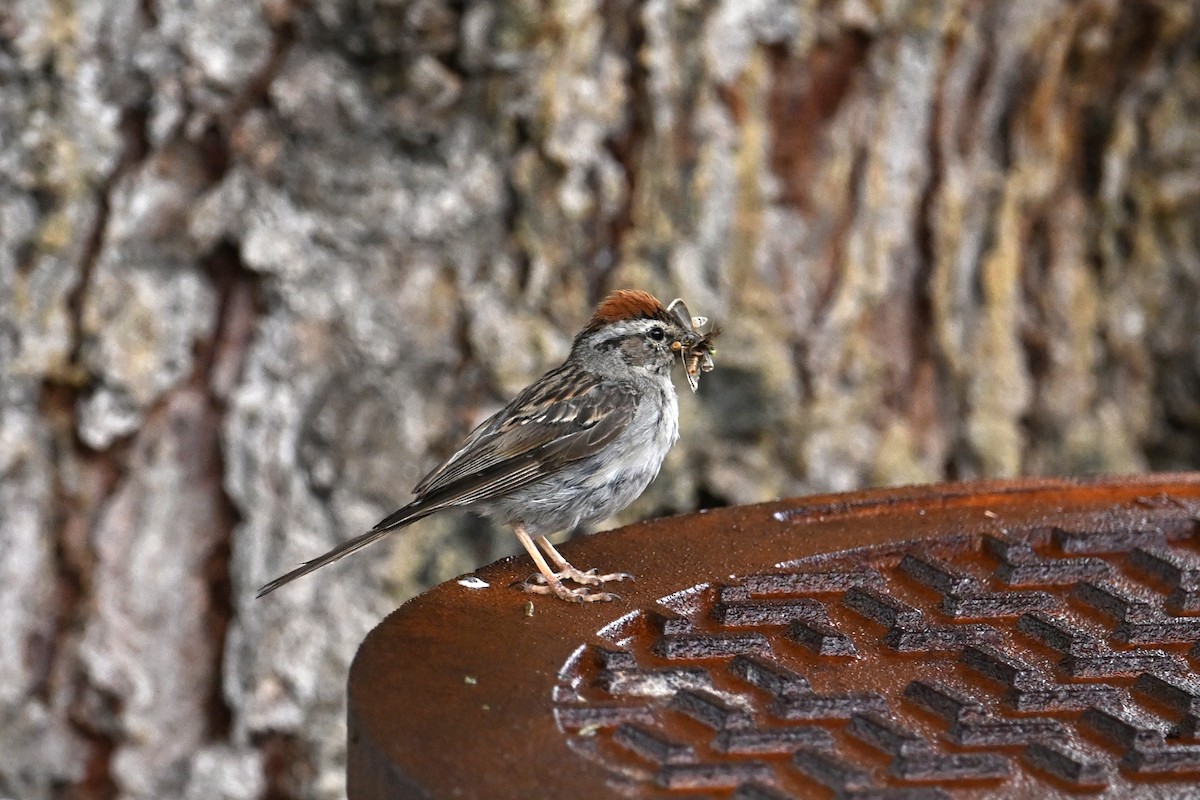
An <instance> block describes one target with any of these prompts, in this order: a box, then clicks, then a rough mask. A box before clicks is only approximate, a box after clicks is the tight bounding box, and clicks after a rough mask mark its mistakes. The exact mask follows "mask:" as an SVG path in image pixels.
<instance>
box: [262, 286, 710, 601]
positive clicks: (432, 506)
mask: <svg viewBox="0 0 1200 800" xmlns="http://www.w3.org/2000/svg"><path fill="white" fill-rule="evenodd" d="M705 322H706V320H705V319H704V318H702V317H697V318H695V319H693V318H691V317H689V316H688V311H687V307H686V306H685V305H684V304H683V302H682V301H680V300H676V301H675V302H674V303H672V304H671V305H670V306H669V307H668V308H664V307H663V306H662V304H661V303H659V302H658V301H657V300H656V299H654V297H653V296H651V295H649V294H647V293H646V292H641V291H631V290H625V291H618V292H614V293H613V294H611V295H610V296H609V297H608V298H606V299H605V300H604V301H603V302H602V303H600V305H599V306H597V308H596V311H595V314H593V316H592V319H591V321H590V322H589V323H588V324H587V327H585V328H584V329H583V330H582V331H580V332H579V334H578V335H577V336H576V337H575V341H574V343H573V344H572V346H571V354H570V355H569V356H568V357H567V360H566V361H565V362H564V363H563V365H562V366H560V367H558V368H556V369H552V370H550V371H549V372H547V373H546V374H545V375H543V376H542V377H541V378H539V379H538V380H537V381H535V382H534V383H533V384H532V385H530V386H529V387H527V388H526V389H525V390H524V391H523V392H521V393H520V394H519V395H517V397H516V398H515V399H514V400H513V401H512V402H511V403H509V404H508V405H507V406H505V407H504V408H503V409H501V410H500V411H499V412H497V413H496V414H494V415H493V416H492V417H491V418H490V419H488V420H487V421H485V422H484V423H483V424H481V425H480V426H479V427H477V428H476V429H475V430H474V431H473V432H472V433H471V434H470V435H469V436H468V437H467V438H466V440H465V441H464V442H463V444H462V446H461V447H459V449H458V452H456V453H455V454H454V455H452V456H450V458H449V459H447V460H446V462H445V463H443V464H442V465H441V466H439V467H438V468H437V469H435V470H434V471H433V472H431V473H429V474H428V475H426V476H425V478H424V479H423V480H422V481H421V482H420V483H419V484H417V487H416V489H414V490H413V493H414V494H415V495H416V499H414V500H413V501H412V502H411V503H409V504H408V505H406V506H404V507H403V508H401V509H399V510H398V511H396V512H394V513H392V514H391V515H389V516H387V517H386V518H384V519H383V520H382V521H380V522H379V524H378V525H376V526H375V527H374V528H372V529H371V530H370V531H368V532H367V533H364V534H362V535H361V536H358V537H356V538H354V539H350V540H349V541H347V542H344V543H342V544H340V545H338V546H337V547H335V548H334V549H333V550H330V551H329V552H328V553H326V554H325V555H323V556H320V557H318V558H315V559H313V560H312V561H308V562H305V563H304V565H303V566H300V567H298V568H297V569H294V570H292V571H291V572H289V573H288V574H286V575H284V576H282V577H280V578H276V579H275V580H273V581H271V582H270V583H268V584H267V585H266V586H264V587H262V589H260V590H259V592H258V596H259V597H262V596H263V595H265V594H267V593H268V592H271V591H274V590H275V589H278V588H279V587H280V586H282V585H283V584H285V583H288V582H289V581H292V580H294V579H296V578H299V577H300V576H301V575H306V574H308V573H309V572H312V571H313V570H315V569H318V568H320V567H323V566H325V565H326V564H329V563H331V562H333V561H336V560H338V559H339V558H341V557H342V556H346V555H349V554H350V553H353V552H354V551H356V550H359V549H361V548H363V547H366V546H367V545H369V544H371V543H372V542H374V541H376V540H377V539H380V538H382V537H383V536H384V535H386V534H388V533H390V532H391V531H394V530H396V529H397V528H401V527H404V526H405V525H408V524H410V523H412V522H416V521H417V520H419V519H422V518H423V517H427V516H429V515H430V514H432V513H434V512H435V511H441V510H442V509H447V508H456V509H466V510H471V511H475V512H477V513H480V514H483V515H484V516H487V517H491V518H492V519H494V520H497V521H499V522H505V523H508V524H510V525H512V526H513V532H514V533H516V535H517V539H519V540H520V542H521V544H522V546H524V548H525V550H526V552H528V553H529V557H530V558H532V559H533V562H534V564H535V565H536V566H537V568H538V572H539V573H540V575H537V576H534V577H532V578H531V579H530V580H528V581H526V582H525V583H524V584H522V585H521V588H523V589H524V590H526V591H530V592H535V593H539V594H553V595H555V596H556V597H559V598H562V599H563V600H570V601H574V602H592V601H596V600H612V599H614V597H615V595H613V594H610V593H608V592H602V591H590V590H589V589H588V587H589V586H600V585H602V584H604V583H607V582H609V581H615V580H622V579H624V578H629V577H632V576H629V575H626V574H625V573H620V572H617V573H611V574H607V575H600V574H597V571H596V570H594V569H593V570H589V571H583V570H579V569H576V568H575V567H573V566H571V565H570V564H569V563H568V562H567V560H566V559H565V558H563V557H562V555H560V554H559V552H558V551H557V550H556V549H554V546H553V545H552V544H551V543H550V540H549V539H547V538H546V536H547V535H548V534H551V533H554V532H555V531H562V530H568V529H571V528H574V527H575V526H576V525H579V524H581V523H587V522H593V521H595V520H598V519H603V518H604V517H607V516H609V515H611V514H614V513H616V512H617V511H620V510H621V509H623V508H625V506H627V505H629V504H630V503H631V502H633V500H634V499H635V498H636V497H637V496H638V495H640V494H641V493H642V490H644V489H645V488H646V486H647V485H648V484H649V483H650V481H651V480H652V479H653V478H654V476H655V475H656V474H658V469H659V467H660V466H661V465H662V462H663V458H665V457H666V455H667V451H668V450H669V449H670V448H671V445H672V444H674V443H675V440H676V439H677V438H678V437H679V405H678V402H677V400H676V397H675V387H674V385H673V384H672V383H671V374H670V373H671V364H672V361H673V360H674V359H675V357H676V356H679V357H681V359H682V361H683V363H684V366H685V369H686V371H687V377H688V382H689V384H691V386H692V391H695V389H696V379H697V377H698V373H699V372H700V371H708V370H710V369H712V352H713V348H712V344H711V342H712V339H713V338H715V337H716V335H717V333H718V332H719V331H717V330H716V329H714V330H712V331H710V332H709V333H707V334H706V333H701V332H700V331H699V330H697V328H699V327H701V326H703V325H704V323H705ZM539 547H540V548H541V549H540V550H539V549H538V548H539ZM547 558H548V559H549V560H550V563H547V561H546V559H547ZM551 564H553V568H552V567H551ZM564 581H570V582H572V583H575V584H579V585H578V587H576V588H571V587H568V586H566V585H565V584H564Z"/></svg>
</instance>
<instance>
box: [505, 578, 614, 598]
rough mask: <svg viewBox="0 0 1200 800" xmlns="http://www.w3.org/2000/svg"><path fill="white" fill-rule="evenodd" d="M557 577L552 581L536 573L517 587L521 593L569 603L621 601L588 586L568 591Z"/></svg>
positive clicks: (609, 593) (611, 594)
mask: <svg viewBox="0 0 1200 800" xmlns="http://www.w3.org/2000/svg"><path fill="white" fill-rule="evenodd" d="M558 574H561V573H558ZM555 577H556V579H555V580H553V581H550V580H547V579H546V576H544V575H542V574H541V573H540V572H539V573H535V574H534V575H530V576H529V578H528V579H526V580H525V581H523V582H521V583H518V584H517V587H518V588H519V589H520V590H521V591H523V592H528V593H530V594H550V595H554V596H555V597H557V598H558V599H559V600H566V601H567V602H568V603H608V602H611V601H613V600H620V599H621V596H620V595H617V594H613V593H612V592H594V591H592V590H591V589H589V588H588V587H587V586H579V587H577V588H574V589H568V588H567V587H566V586H564V585H563V582H562V579H559V578H558V577H557V574H556V576H555Z"/></svg>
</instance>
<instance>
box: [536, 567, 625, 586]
mask: <svg viewBox="0 0 1200 800" xmlns="http://www.w3.org/2000/svg"><path fill="white" fill-rule="evenodd" d="M599 573H600V570H598V569H596V568H595V567H593V568H592V569H587V570H584V569H577V568H575V567H572V566H571V565H570V564H567V565H566V567H564V568H563V569H561V570H559V571H558V572H556V573H554V577H556V578H558V579H559V580H560V581H571V582H572V583H578V584H580V585H582V586H600V585H601V584H605V583H609V582H611V581H631V580H633V576H632V575H630V574H629V573H628V572H609V573H606V574H604V575H601V574H599ZM530 580H533V581H535V582H537V583H545V582H546V576H545V575H542V574H541V573H537V574H535V575H531V576H530Z"/></svg>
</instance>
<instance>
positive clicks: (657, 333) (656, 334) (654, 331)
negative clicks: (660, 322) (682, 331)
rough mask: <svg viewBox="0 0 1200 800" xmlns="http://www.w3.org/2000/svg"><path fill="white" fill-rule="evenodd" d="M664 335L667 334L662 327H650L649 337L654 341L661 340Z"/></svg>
mask: <svg viewBox="0 0 1200 800" xmlns="http://www.w3.org/2000/svg"><path fill="white" fill-rule="evenodd" d="M666 335H667V333H666V331H664V330H663V329H662V328H659V327H657V326H656V327H653V328H651V329H650V338H651V339H653V340H654V341H656V342H661V341H662V340H663V337H664V336H666Z"/></svg>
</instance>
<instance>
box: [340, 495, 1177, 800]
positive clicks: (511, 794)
mask: <svg viewBox="0 0 1200 800" xmlns="http://www.w3.org/2000/svg"><path fill="white" fill-rule="evenodd" d="M1198 519H1200V474H1189V475H1163V476H1155V477H1147V478H1137V479H1130V480H1112V479H1108V480H1099V481H1093V482H1065V481H1049V480H1037V481H1018V482H1003V483H986V484H957V485H954V484H951V485H942V486H931V487H920V488H906V489H892V490H882V491H870V492H860V493H854V494H848V495H832V496H825V497H816V498H807V499H802V500H791V501H785V502H780V503H774V504H768V505H762V506H754V507H747V508H731V509H722V510H718V511H712V512H708V513H700V514H693V515H690V516H684V517H676V518H672V519H665V520H659V521H655V522H650V523H646V524H642V525H635V526H631V527H628V528H623V529H621V530H618V531H613V532H610V533H604V534H599V535H597V536H592V537H585V538H583V539H581V540H576V541H575V542H572V543H571V544H570V545H569V546H567V547H565V548H564V554H565V555H567V556H568V557H569V558H570V559H571V561H572V562H573V563H575V564H576V565H578V566H581V567H590V566H598V567H600V568H602V569H604V570H613V569H618V570H626V571H630V572H633V573H635V574H636V575H637V578H638V579H637V581H636V582H635V583H632V584H626V585H623V586H622V587H621V590H622V593H623V597H624V599H623V600H622V601H620V602H615V603H609V604H599V603H597V604H591V605H585V606H578V605H569V604H567V603H563V602H561V601H558V600H554V599H549V598H544V597H534V598H531V597H530V596H528V595H525V594H522V593H520V592H517V591H514V590H513V589H511V588H510V584H512V583H513V582H514V581H519V580H521V579H523V578H525V577H526V576H527V575H528V573H529V572H530V571H531V567H530V565H529V564H528V563H526V561H525V559H524V558H512V559H506V560H504V561H500V562H497V563H495V564H492V565H490V566H487V567H484V568H483V569H480V570H479V571H478V572H476V573H474V574H473V575H470V576H464V577H462V578H460V579H458V580H453V581H449V582H447V583H444V584H442V585H441V586H438V587H436V588H435V589H433V590H431V591H430V592H428V593H427V594H424V595H422V596H420V597H418V598H416V599H414V600H412V601H411V602H409V603H407V604H406V605H405V606H403V607H402V608H400V609H399V610H398V611H396V612H395V613H393V614H392V615H390V616H389V617H388V618H387V619H385V620H384V621H383V622H382V623H381V624H380V625H379V626H378V627H377V628H376V629H375V630H374V631H373V632H372V633H371V634H370V635H369V636H368V637H367V639H366V640H365V641H364V642H363V644H362V647H361V648H360V649H359V652H358V655H357V657H356V659H355V661H354V664H353V666H352V668H351V672H350V684H349V743H350V751H349V764H348V790H349V796H350V797H351V798H352V799H353V800H365V799H366V798H384V797H387V798H396V797H429V798H452V797H453V798H488V799H489V800H497V799H499V798H521V800H529V798H538V797H572V798H592V797H595V798H604V797H637V798H658V797H663V798H665V797H671V798H680V797H721V798H738V799H739V800H751V799H752V798H753V799H755V800H769V799H774V798H808V797H846V798H860V799H861V800H866V798H908V799H910V800H915V799H916V798H982V797H988V798H1016V797H1034V796H1037V797H1070V796H1077V795H1080V794H1084V795H1092V794H1096V793H1104V794H1105V796H1110V797H1122V798H1141V797H1181V796H1184V795H1185V794H1186V793H1187V792H1193V793H1197V792H1200V790H1197V789H1196V787H1197V786H1198V785H1200V784H1198V783H1197V781H1198V780H1200V740H1198V738H1197V736H1198V732H1200V674H1197V673H1198V671H1200V645H1198V644H1197V643H1198V642H1200V541H1198V540H1197V536H1196V532H1197V520H1198ZM531 601H532V605H530V602H531Z"/></svg>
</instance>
